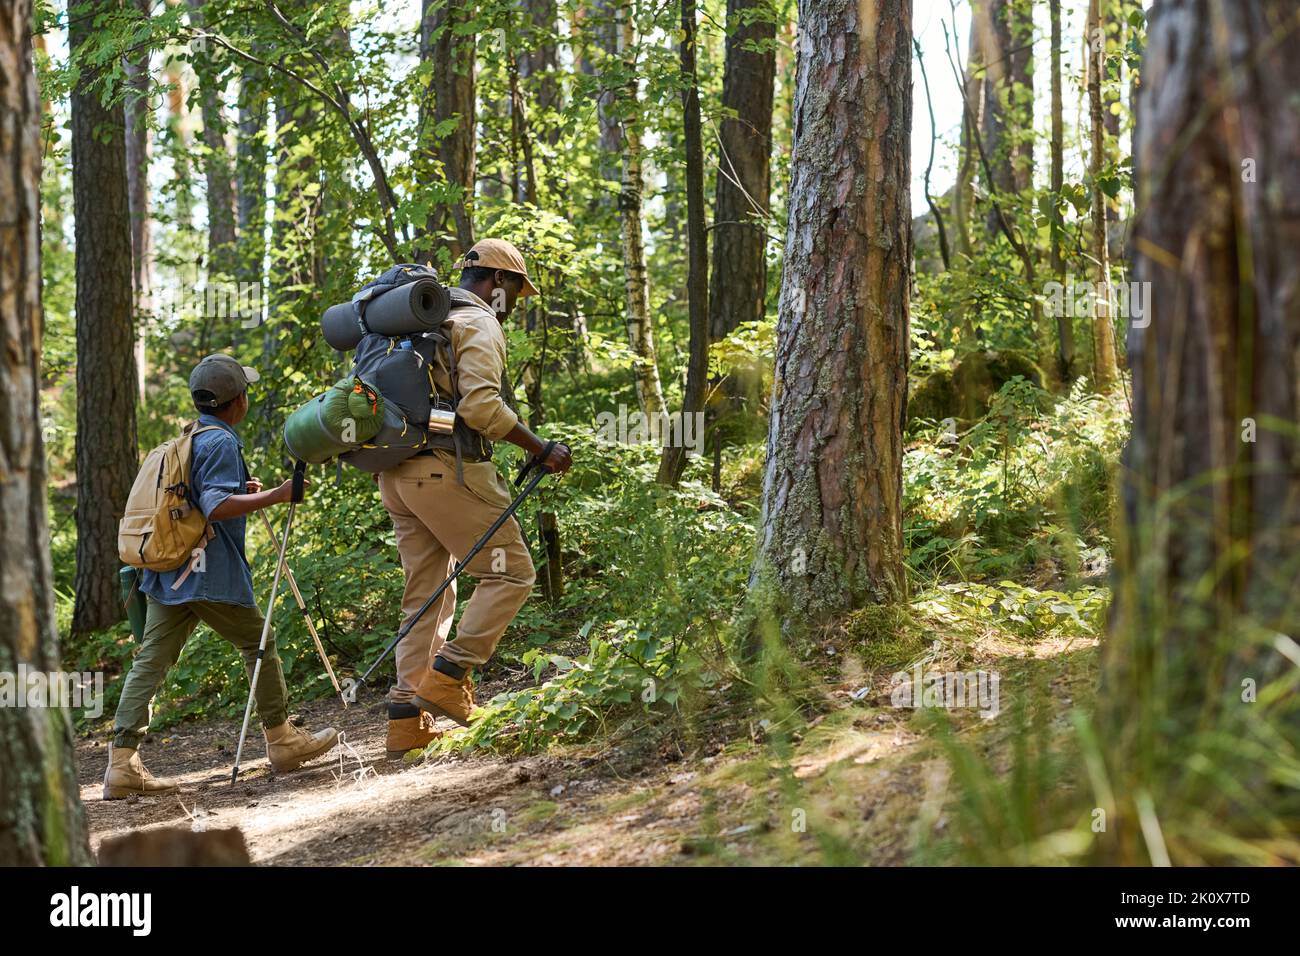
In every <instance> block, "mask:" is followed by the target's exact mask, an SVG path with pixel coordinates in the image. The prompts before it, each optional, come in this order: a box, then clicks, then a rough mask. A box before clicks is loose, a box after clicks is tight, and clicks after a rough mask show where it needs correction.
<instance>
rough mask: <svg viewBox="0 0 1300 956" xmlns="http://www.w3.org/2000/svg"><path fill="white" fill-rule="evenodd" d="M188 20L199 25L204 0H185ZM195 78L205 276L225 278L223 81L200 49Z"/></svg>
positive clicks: (227, 218) (230, 233) (228, 205)
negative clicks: (205, 238) (204, 203)
mask: <svg viewBox="0 0 1300 956" xmlns="http://www.w3.org/2000/svg"><path fill="white" fill-rule="evenodd" d="M189 7H190V22H191V23H192V24H193V25H194V26H195V27H196V28H202V26H203V8H204V0H189ZM194 70H195V73H196V75H197V76H198V80H199V103H200V105H201V109H202V116H203V154H204V155H203V175H204V179H205V180H206V181H207V187H208V194H207V208H208V276H209V281H213V280H215V279H217V278H218V277H225V278H229V277H231V276H233V275H234V274H235V269H236V258H235V187H234V174H233V171H232V169H231V160H230V150H229V148H228V147H227V145H226V117H225V108H224V106H223V104H222V98H223V97H222V94H223V89H222V86H223V84H222V83H221V79H220V73H219V71H218V70H217V68H216V66H215V64H214V63H213V61H212V56H211V53H210V52H208V51H204V50H199V51H196V52H195V54H194Z"/></svg>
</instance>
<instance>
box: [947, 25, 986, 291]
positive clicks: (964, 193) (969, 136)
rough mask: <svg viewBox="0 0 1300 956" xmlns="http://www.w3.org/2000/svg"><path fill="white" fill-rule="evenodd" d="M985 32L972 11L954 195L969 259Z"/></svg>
mask: <svg viewBox="0 0 1300 956" xmlns="http://www.w3.org/2000/svg"><path fill="white" fill-rule="evenodd" d="M981 32H982V27H981V22H980V9H979V8H978V6H976V7H972V12H971V24H970V39H969V40H968V41H967V51H966V69H965V75H964V76H963V77H962V85H963V89H964V93H963V97H962V99H963V103H964V104H965V108H963V110H962V122H961V144H960V146H959V147H958V152H959V154H960V155H959V156H958V161H957V182H956V184H955V185H954V186H953V191H952V219H953V244H954V246H955V248H956V251H957V254H958V255H960V256H965V257H967V258H970V256H971V254H972V252H973V247H972V245H971V238H970V221H971V215H972V210H973V209H974V208H975V188H974V183H975V173H976V171H977V170H978V169H979V165H980V160H979V152H978V150H977V148H976V145H975V140H976V138H977V137H978V136H979V135H980V132H979V131H980V127H981V124H982V123H983V114H984V51H983V47H982V45H981V42H980V36H981ZM964 311H965V310H963V312H964Z"/></svg>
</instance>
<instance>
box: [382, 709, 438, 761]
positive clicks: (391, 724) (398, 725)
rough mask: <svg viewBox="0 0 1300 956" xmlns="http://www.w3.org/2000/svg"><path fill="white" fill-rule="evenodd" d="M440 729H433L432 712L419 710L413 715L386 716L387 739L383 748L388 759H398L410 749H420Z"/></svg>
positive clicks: (435, 735) (435, 737) (436, 735)
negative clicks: (386, 752)
mask: <svg viewBox="0 0 1300 956" xmlns="http://www.w3.org/2000/svg"><path fill="white" fill-rule="evenodd" d="M441 736H442V731H440V730H435V729H434V726H433V714H430V713H428V712H427V711H423V710H421V711H419V712H418V713H417V714H416V715H415V716H414V717H393V716H392V715H391V714H390V715H389V718H388V740H387V742H386V744H385V748H386V749H387V751H388V759H389V760H399V759H401V758H402V757H405V756H406V755H407V754H408V753H410V752H411V751H412V750H421V749H423V748H424V747H426V746H428V744H429V743H430V742H432V741H434V740H436V739H437V738H439V737H441Z"/></svg>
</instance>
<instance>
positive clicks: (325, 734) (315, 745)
mask: <svg viewBox="0 0 1300 956" xmlns="http://www.w3.org/2000/svg"><path fill="white" fill-rule="evenodd" d="M263 734H264V735H265V736H266V757H267V759H268V760H270V761H271V766H272V767H274V768H275V769H276V770H278V771H279V772H280V773H287V772H288V771H290V770H297V769H298V768H299V767H301V766H302V765H303V764H305V763H306V762H307V761H308V760H311V759H312V758H313V757H319V756H320V755H321V754H323V753H325V752H326V751H327V750H331V749H333V747H334V745H335V744H336V743H338V742H339V732H338V731H337V730H335V729H334V728H333V727H326V728H325V729H324V730H318V731H316V733H314V734H311V733H308V732H307V731H305V730H303V729H302V728H301V727H295V726H294V725H293V724H291V723H289V721H287V720H286V721H285V722H284V723H282V724H281V725H280V726H279V727H271V728H269V729H266V730H263Z"/></svg>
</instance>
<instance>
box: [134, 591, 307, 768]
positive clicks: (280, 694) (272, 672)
mask: <svg viewBox="0 0 1300 956" xmlns="http://www.w3.org/2000/svg"><path fill="white" fill-rule="evenodd" d="M148 607H149V610H148V612H147V616H146V618H145V624H144V639H143V640H142V641H141V642H140V650H139V651H137V652H136V655H135V661H134V662H133V663H132V664H131V671H130V673H128V674H127V675H126V683H125V684H123V685H122V698H121V700H119V701H118V704H117V717H116V718H115V719H114V721H113V745H114V746H115V747H136V746H138V745H139V743H140V738H141V737H143V736H144V734H145V732H146V730H147V729H148V727H149V720H150V718H151V717H152V715H153V698H154V695H155V694H157V693H158V688H159V687H160V686H161V685H162V682H163V678H164V677H166V676H167V671H168V670H170V669H171V666H172V665H173V664H175V663H176V659H177V658H178V657H180V656H181V648H182V647H184V646H185V641H186V640H187V639H188V638H189V636H190V635H191V634H192V633H194V629H195V628H196V627H198V626H199V622H200V621H201V622H203V623H204V624H206V625H208V627H210V628H212V629H213V630H214V631H216V632H217V633H218V634H219V635H221V637H223V638H225V639H226V640H227V641H229V642H230V643H231V644H233V645H234V646H235V648H236V649H237V650H238V651H239V653H240V654H241V655H242V656H243V658H244V666H245V667H246V668H247V669H248V677H249V679H250V680H251V679H252V677H253V666H254V665H255V664H256V663H257V646H258V644H260V643H261V641H262V620H263V619H262V612H261V611H259V610H258V609H257V608H255V607H244V606H243V605H240V604H218V603H217V602H215V601H189V602H187V603H185V604H159V603H158V602H157V601H155V600H154V599H153V598H149V605H148ZM287 696H288V694H287V692H286V690H285V686H284V672H283V670H282V669H281V667H280V657H279V655H278V654H277V653H276V650H275V635H274V634H272V635H269V636H268V637H267V640H266V656H265V657H263V658H262V672H261V673H260V674H258V676H257V693H256V695H255V697H256V699H257V716H258V717H260V718H261V720H262V726H264V727H279V726H280V725H281V724H282V723H284V722H285V721H286V720H288V719H289V717H288V705H287V703H286V702H285V698H286V697H287Z"/></svg>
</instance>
